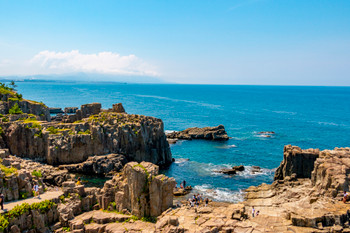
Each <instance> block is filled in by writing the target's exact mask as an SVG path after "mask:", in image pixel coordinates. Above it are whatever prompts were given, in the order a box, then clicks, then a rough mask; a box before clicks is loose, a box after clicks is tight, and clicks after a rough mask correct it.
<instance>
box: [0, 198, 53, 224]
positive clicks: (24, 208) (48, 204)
mask: <svg viewBox="0 0 350 233" xmlns="http://www.w3.org/2000/svg"><path fill="white" fill-rule="evenodd" d="M23 195H25V194H23ZM26 195H27V193H26ZM55 205H56V204H55V203H54V202H52V201H49V200H45V201H42V202H39V203H33V204H31V205H29V204H28V203H23V204H22V205H16V206H15V207H13V209H12V210H10V211H9V212H7V213H5V214H2V215H0V231H4V230H5V229H6V228H7V227H8V225H9V221H10V220H11V219H13V218H17V217H19V216H21V215H22V214H25V213H27V212H28V211H30V210H38V211H40V213H42V214H44V213H46V212H47V211H49V210H50V209H51V208H52V207H53V206H55Z"/></svg>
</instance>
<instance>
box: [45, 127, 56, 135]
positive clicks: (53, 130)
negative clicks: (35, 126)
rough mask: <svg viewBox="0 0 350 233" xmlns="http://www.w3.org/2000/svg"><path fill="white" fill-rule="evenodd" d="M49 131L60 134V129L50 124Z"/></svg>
mask: <svg viewBox="0 0 350 233" xmlns="http://www.w3.org/2000/svg"><path fill="white" fill-rule="evenodd" d="M46 130H47V131H49V134H58V129H56V128H55V127H53V126H50V127H49V128H47V129H46Z"/></svg>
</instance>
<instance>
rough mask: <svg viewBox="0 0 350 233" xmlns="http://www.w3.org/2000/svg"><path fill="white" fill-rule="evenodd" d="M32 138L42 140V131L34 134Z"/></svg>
mask: <svg viewBox="0 0 350 233" xmlns="http://www.w3.org/2000/svg"><path fill="white" fill-rule="evenodd" d="M34 137H39V138H42V137H43V131H42V130H40V131H39V132H38V133H36V134H34Z"/></svg>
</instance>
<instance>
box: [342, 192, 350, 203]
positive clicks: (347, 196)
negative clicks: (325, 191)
mask: <svg viewBox="0 0 350 233" xmlns="http://www.w3.org/2000/svg"><path fill="white" fill-rule="evenodd" d="M348 198H349V194H348V193H347V192H346V191H344V197H343V202H344V203H345V202H347V200H348Z"/></svg>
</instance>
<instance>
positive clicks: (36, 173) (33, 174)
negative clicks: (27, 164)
mask: <svg viewBox="0 0 350 233" xmlns="http://www.w3.org/2000/svg"><path fill="white" fill-rule="evenodd" d="M32 176H35V177H37V178H40V177H43V175H42V174H41V171H40V170H34V171H32Z"/></svg>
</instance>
